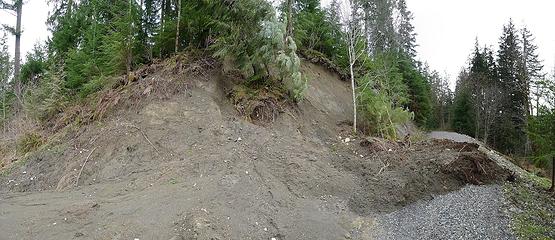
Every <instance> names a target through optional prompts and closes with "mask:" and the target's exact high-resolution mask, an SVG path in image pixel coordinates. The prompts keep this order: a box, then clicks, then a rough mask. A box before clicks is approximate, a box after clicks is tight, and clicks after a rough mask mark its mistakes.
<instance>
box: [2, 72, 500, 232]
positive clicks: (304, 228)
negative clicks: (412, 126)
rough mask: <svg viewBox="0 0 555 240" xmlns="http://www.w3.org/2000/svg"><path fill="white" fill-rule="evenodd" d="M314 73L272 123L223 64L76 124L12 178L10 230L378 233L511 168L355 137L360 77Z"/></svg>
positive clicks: (458, 147)
mask: <svg viewBox="0 0 555 240" xmlns="http://www.w3.org/2000/svg"><path fill="white" fill-rule="evenodd" d="M303 71H304V72H305V74H306V75H308V76H309V78H310V79H311V80H310V82H309V89H308V91H307V97H306V100H305V101H303V102H301V103H300V104H299V105H298V106H296V107H294V108H288V109H286V110H285V112H283V113H281V114H280V115H279V117H278V118H277V119H276V120H275V122H272V123H268V124H264V125H255V124H252V123H250V122H248V121H246V120H244V118H243V117H241V116H239V115H238V114H237V111H236V110H235V108H234V106H233V105H231V104H230V103H229V100H228V99H227V98H226V92H227V90H228V89H227V88H226V87H225V86H226V85H227V83H225V82H224V81H225V78H224V77H222V75H221V74H220V73H219V71H218V70H213V72H211V73H210V74H208V76H211V77H208V78H202V79H200V78H199V79H193V80H192V81H191V78H190V77H187V76H184V77H183V79H181V80H179V79H178V80H176V81H186V80H187V81H191V82H190V83H191V84H187V85H186V86H187V89H184V91H181V92H179V91H178V93H176V94H174V95H172V96H170V97H168V98H163V99H157V100H151V101H148V102H146V103H145V104H139V105H137V106H136V107H126V108H121V109H119V110H117V111H115V112H114V113H112V114H111V115H110V116H109V117H108V118H107V119H105V120H102V121H98V122H94V123H92V124H89V125H87V126H84V127H81V128H72V127H71V126H70V127H67V128H65V129H64V130H62V132H63V134H59V135H58V136H57V137H56V138H54V139H51V141H50V143H49V144H48V145H46V146H43V147H42V148H41V149H40V150H39V151H37V152H35V153H32V154H31V155H29V156H28V158H27V160H26V161H21V162H19V163H16V164H14V166H12V167H11V168H10V169H8V170H4V172H3V173H2V175H1V176H0V239H174V240H176V239H370V238H371V237H370V236H372V232H373V231H374V227H373V226H374V225H373V224H374V222H375V220H374V219H375V217H376V216H379V215H381V214H387V213H390V212H393V211H395V210H398V209H401V208H402V207H404V206H407V205H408V204H411V203H413V202H416V201H419V200H426V199H431V198H433V197H434V196H437V195H438V194H445V193H448V192H450V191H454V190H457V189H460V188H461V187H463V186H464V185H466V184H467V183H470V184H488V183H494V182H498V181H504V180H506V179H507V178H509V176H510V175H511V174H509V173H508V172H507V171H504V170H502V169H500V168H499V167H497V165H495V164H492V162H491V161H489V159H488V158H487V157H486V155H484V154H483V153H482V152H480V151H478V146H477V145H475V144H472V143H455V142H452V141H447V140H442V141H438V140H424V141H421V142H387V141H384V140H376V139H366V138H361V137H353V136H349V134H348V131H349V130H348V129H349V126H347V125H346V124H345V122H346V120H348V119H349V118H350V114H351V112H350V97H349V96H350V95H349V86H348V85H347V83H345V82H342V81H339V80H338V77H337V76H335V75H334V74H331V73H329V72H328V71H327V70H325V69H323V68H321V67H319V66H316V65H311V64H305V66H304V68H303ZM152 77H153V78H164V76H163V74H153V75H152ZM183 86H185V85H183ZM185 90H186V91H185ZM81 169H83V170H81Z"/></svg>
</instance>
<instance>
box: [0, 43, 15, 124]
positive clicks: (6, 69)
mask: <svg viewBox="0 0 555 240" xmlns="http://www.w3.org/2000/svg"><path fill="white" fill-rule="evenodd" d="M12 71H13V64H12V62H11V60H10V53H9V50H8V43H7V36H6V34H5V33H4V34H3V35H2V37H1V38H0V94H1V95H2V98H1V99H0V100H1V101H2V104H1V105H0V107H1V108H2V109H0V111H1V112H0V114H1V117H2V124H3V126H4V129H3V130H4V131H6V128H5V122H6V119H7V114H8V106H9V104H10V103H9V96H10V93H11V92H10V86H9V80H10V77H11V76H12Z"/></svg>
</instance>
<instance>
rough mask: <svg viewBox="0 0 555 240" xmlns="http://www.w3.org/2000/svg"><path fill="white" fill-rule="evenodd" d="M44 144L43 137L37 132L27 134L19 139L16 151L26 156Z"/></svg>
mask: <svg viewBox="0 0 555 240" xmlns="http://www.w3.org/2000/svg"><path fill="white" fill-rule="evenodd" d="M43 143H44V139H43V138H42V136H41V135H39V134H38V133H35V132H27V133H25V134H24V135H23V136H22V137H20V138H19V139H17V145H16V150H17V152H18V153H21V154H26V153H28V152H32V151H34V150H37V149H38V148H39V147H40V146H41V145H42V144H43Z"/></svg>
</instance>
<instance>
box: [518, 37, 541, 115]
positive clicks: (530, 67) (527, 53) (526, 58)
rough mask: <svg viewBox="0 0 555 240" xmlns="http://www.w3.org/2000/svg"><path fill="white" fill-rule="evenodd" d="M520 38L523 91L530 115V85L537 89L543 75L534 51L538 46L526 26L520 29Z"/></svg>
mask: <svg viewBox="0 0 555 240" xmlns="http://www.w3.org/2000/svg"><path fill="white" fill-rule="evenodd" d="M521 38H522V64H523V65H524V66H523V67H522V70H523V73H522V74H523V76H522V77H523V78H524V80H525V81H526V86H525V91H526V95H527V96H528V103H527V105H528V107H529V109H528V115H532V113H533V104H532V93H531V92H530V88H531V86H532V87H533V88H535V89H536V92H537V91H538V90H537V89H538V87H539V86H538V84H539V83H538V81H541V78H542V77H543V74H542V70H543V64H542V62H541V61H540V60H539V56H538V54H537V53H536V51H537V50H538V47H537V46H536V45H535V44H534V36H533V35H532V33H531V32H530V30H528V28H526V27H524V28H523V29H522V30H521Z"/></svg>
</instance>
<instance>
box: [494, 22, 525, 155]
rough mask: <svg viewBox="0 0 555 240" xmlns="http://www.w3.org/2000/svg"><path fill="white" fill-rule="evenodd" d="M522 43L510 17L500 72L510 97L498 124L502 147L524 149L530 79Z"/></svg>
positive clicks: (503, 43)
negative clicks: (522, 52) (526, 72)
mask: <svg viewBox="0 0 555 240" xmlns="http://www.w3.org/2000/svg"><path fill="white" fill-rule="evenodd" d="M521 49H522V48H521V45H520V41H519V37H518V33H517V30H516V28H515V26H514V24H513V23H512V21H509V23H508V24H507V25H505V26H504V27H503V34H502V36H501V39H500V45H499V51H498V64H497V65H498V74H499V79H500V83H501V84H502V86H501V89H502V91H503V93H504V94H505V96H506V98H505V99H504V100H503V101H502V103H501V107H502V109H504V113H503V117H504V119H503V120H504V122H503V123H502V124H498V128H499V129H497V132H498V133H499V134H500V136H501V137H500V138H499V141H498V144H499V147H500V148H501V149H503V150H505V151H506V152H512V153H523V152H524V150H525V144H526V132H525V129H526V121H527V119H526V116H527V112H528V94H527V93H528V92H527V88H528V87H527V80H526V79H525V77H524V76H523V70H522V67H523V64H522V54H521V51H520V50H521Z"/></svg>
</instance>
